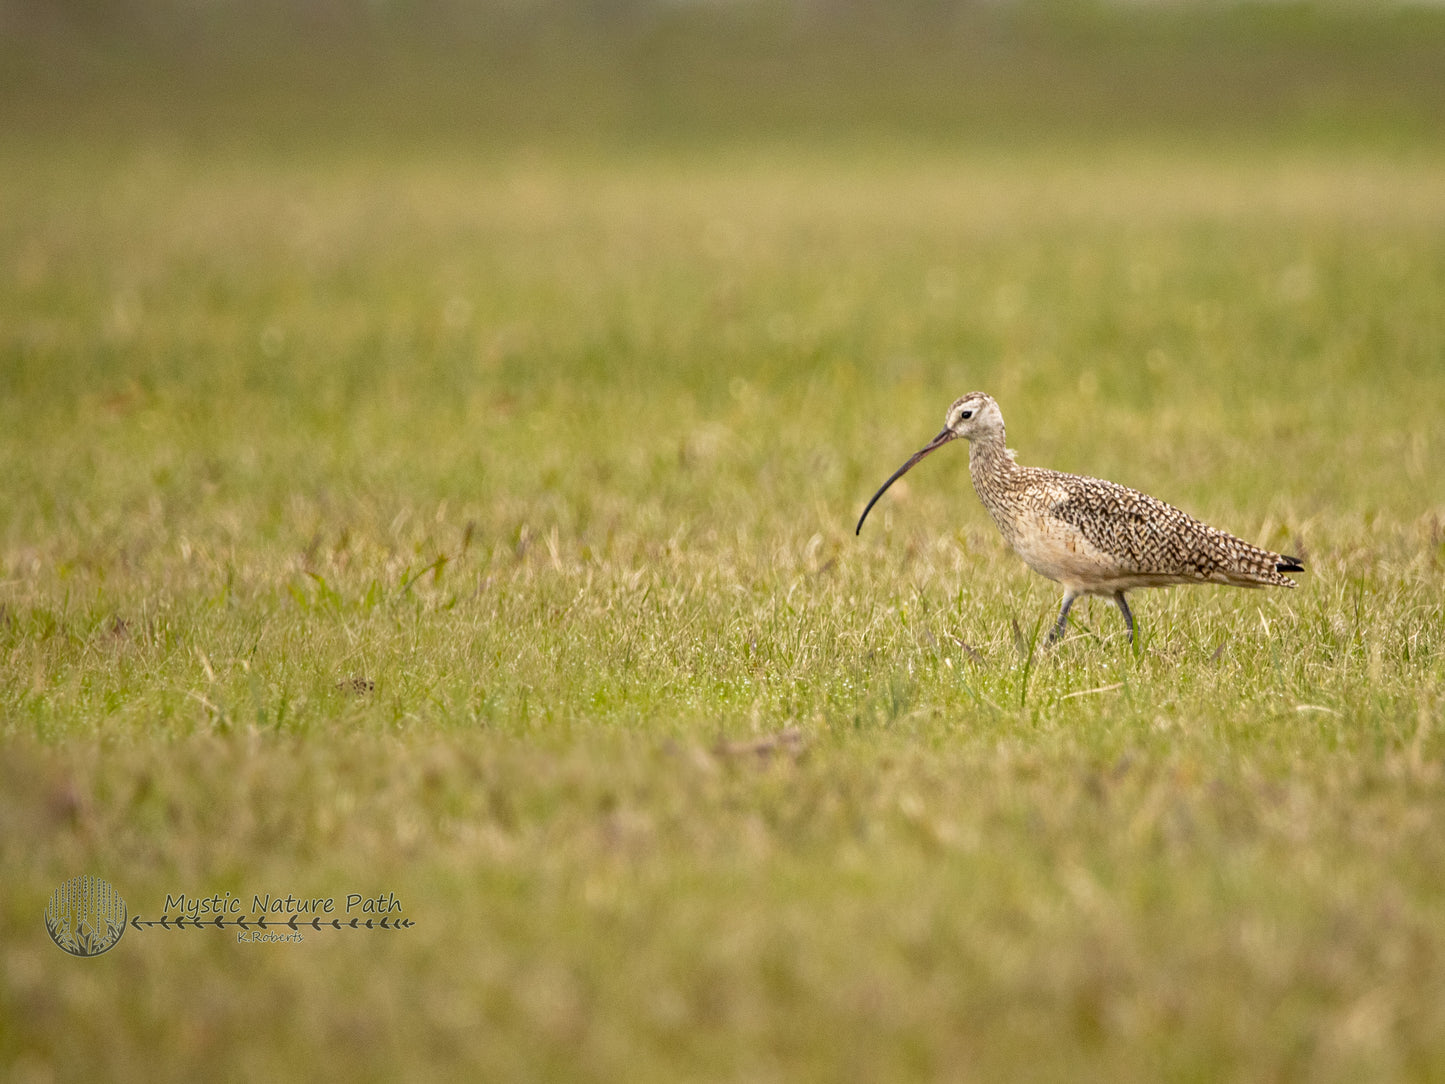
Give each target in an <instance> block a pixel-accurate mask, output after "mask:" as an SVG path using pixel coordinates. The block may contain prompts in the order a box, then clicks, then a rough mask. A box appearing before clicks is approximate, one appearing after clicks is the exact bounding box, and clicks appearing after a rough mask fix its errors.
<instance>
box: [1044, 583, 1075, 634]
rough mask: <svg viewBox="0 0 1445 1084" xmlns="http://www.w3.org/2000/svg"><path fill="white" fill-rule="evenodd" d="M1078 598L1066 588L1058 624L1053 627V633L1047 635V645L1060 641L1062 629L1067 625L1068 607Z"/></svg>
mask: <svg viewBox="0 0 1445 1084" xmlns="http://www.w3.org/2000/svg"><path fill="white" fill-rule="evenodd" d="M1078 597H1079V596H1078V595H1077V594H1075V593H1074V592H1073V591H1071V590H1069V589H1068V588H1065V589H1064V605H1063V608H1062V609H1060V610H1059V620H1058V622H1057V623H1056V624H1055V625H1054V629H1053V631H1052V632H1050V633H1049V643H1051V644H1052V643H1054V642H1055V641H1057V640H1059V639H1062V637H1063V635H1064V629H1065V627H1066V626H1067V625H1068V623H1069V607H1070V606H1072V605H1073V604H1074V599H1076V598H1078Z"/></svg>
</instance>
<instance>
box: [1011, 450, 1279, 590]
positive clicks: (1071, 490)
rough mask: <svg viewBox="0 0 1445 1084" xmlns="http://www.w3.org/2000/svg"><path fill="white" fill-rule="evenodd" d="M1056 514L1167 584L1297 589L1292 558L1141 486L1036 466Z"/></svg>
mask: <svg viewBox="0 0 1445 1084" xmlns="http://www.w3.org/2000/svg"><path fill="white" fill-rule="evenodd" d="M1034 469H1035V470H1036V471H1037V473H1038V475H1039V476H1040V477H1039V478H1038V482H1040V483H1042V485H1041V489H1042V490H1043V491H1044V492H1046V493H1047V494H1048V498H1047V499H1048V508H1047V512H1048V514H1049V515H1050V516H1053V517H1054V518H1055V519H1057V520H1059V521H1060V522H1062V523H1066V524H1068V525H1069V526H1071V527H1073V528H1075V529H1076V530H1078V531H1079V533H1080V534H1082V535H1083V536H1084V538H1086V539H1087V540H1088V541H1089V542H1090V543H1091V544H1092V545H1094V546H1095V547H1097V548H1098V549H1099V550H1101V551H1103V552H1104V553H1107V554H1109V555H1110V556H1111V557H1112V558H1114V559H1116V560H1117V561H1118V562H1119V565H1118V570H1119V571H1120V572H1123V573H1128V574H1131V575H1137V576H1143V577H1154V576H1157V577H1158V578H1159V580H1160V581H1161V582H1171V581H1172V582H1178V581H1198V582H1201V583H1226V584H1232V585H1234V586H1237V587H1259V586H1264V585H1265V584H1273V585H1278V586H1282V587H1293V586H1294V581H1293V580H1291V579H1289V578H1288V577H1287V576H1284V575H1281V573H1280V572H1279V571H1278V569H1279V566H1280V565H1282V564H1284V565H1288V564H1292V563H1297V562H1295V561H1294V559H1293V558H1285V557H1281V556H1280V555H1279V554H1277V553H1271V552H1270V551H1269V550H1264V549H1260V548H1259V547H1258V546H1252V545H1250V544H1249V543H1248V542H1245V541H1244V540H1243V539H1240V538H1236V537H1234V536H1233V535H1231V534H1229V533H1228V532H1225V531H1221V530H1219V529H1218V528H1216V527H1211V526H1209V524H1207V523H1203V522H1201V521H1199V520H1197V519H1195V518H1194V517H1193V516H1191V515H1189V514H1188V513H1187V512H1183V511H1181V510H1180V509H1178V508H1175V507H1174V506H1173V505H1171V504H1166V503H1165V502H1164V501H1161V500H1159V499H1158V498H1156V497H1151V496H1149V494H1147V493H1141V492H1139V491H1138V490H1137V489H1130V488H1128V487H1127V486H1121V485H1119V484H1117V483H1115V482H1106V481H1104V480H1103V479H1100V478H1084V477H1081V476H1079V475H1072V474H1063V473H1060V472H1058V471H1044V470H1038V468H1034Z"/></svg>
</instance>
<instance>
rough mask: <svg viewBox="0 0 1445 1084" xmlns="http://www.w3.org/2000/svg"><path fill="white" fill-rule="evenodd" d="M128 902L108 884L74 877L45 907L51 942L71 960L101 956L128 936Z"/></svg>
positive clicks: (90, 878)
mask: <svg viewBox="0 0 1445 1084" xmlns="http://www.w3.org/2000/svg"><path fill="white" fill-rule="evenodd" d="M125 918H126V913H125V900H123V899H121V898H120V893H119V892H117V891H116V890H115V889H114V888H113V887H112V886H111V884H110V882H109V881H102V880H101V879H100V878H99V877H85V876H81V877H72V878H71V879H70V880H68V881H66V882H65V883H64V884H63V885H61V886H60V887H59V888H57V889H56V890H55V891H54V893H52V894H51V897H50V902H49V903H48V904H46V905H45V928H46V929H47V930H49V931H50V939H51V940H52V941H54V942H55V943H56V944H57V945H59V946H60V947H61V948H63V949H64V950H65V951H66V952H68V953H70V954H71V955H72V956H99V955H100V954H101V953H104V952H109V951H110V950H111V949H113V948H115V945H116V942H117V941H119V940H120V939H121V936H122V935H123V934H124V933H125Z"/></svg>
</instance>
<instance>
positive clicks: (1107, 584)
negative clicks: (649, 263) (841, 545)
mask: <svg viewBox="0 0 1445 1084" xmlns="http://www.w3.org/2000/svg"><path fill="white" fill-rule="evenodd" d="M959 439H963V440H966V441H968V473H969V475H970V476H971V477H972V479H973V488H974V492H975V493H977V494H978V499H979V501H980V502H981V503H982V504H983V506H984V508H985V509H987V510H988V514H989V515H990V516H991V517H992V518H993V521H994V523H995V524H996V525H997V526H998V529H999V531H1000V533H1002V535H1003V537H1004V541H1006V542H1007V543H1008V544H1009V546H1010V547H1011V548H1012V549H1013V551H1014V552H1015V553H1017V554H1018V555H1019V557H1021V558H1023V562H1024V564H1026V565H1028V566H1029V568H1031V569H1033V570H1034V571H1035V572H1037V573H1039V574H1040V575H1041V576H1045V577H1047V578H1048V579H1051V580H1053V581H1055V582H1056V583H1060V584H1062V585H1063V588H1064V599H1063V604H1062V606H1061V607H1060V609H1059V617H1058V621H1057V622H1055V624H1054V627H1053V629H1052V631H1051V632H1050V633H1049V643H1054V642H1055V641H1057V640H1059V639H1060V638H1062V637H1063V635H1064V631H1065V629H1066V628H1067V627H1068V623H1069V608H1070V607H1072V606H1073V604H1074V601H1075V600H1076V599H1078V598H1080V597H1082V596H1084V595H1096V596H1103V597H1109V598H1112V599H1113V600H1114V603H1115V604H1116V605H1117V606H1118V607H1119V612H1120V613H1121V614H1123V616H1124V626H1125V628H1126V629H1127V630H1128V636H1129V642H1130V643H1131V644H1132V643H1133V642H1134V615H1133V614H1132V613H1130V612H1129V603H1128V601H1127V600H1126V599H1125V597H1124V595H1125V592H1127V591H1132V590H1133V589H1135V588H1137V587H1168V586H1170V585H1171V584H1189V583H1222V584H1228V585H1229V586H1231V587H1294V586H1296V584H1295V581H1294V580H1292V579H1290V578H1289V577H1288V576H1286V575H1285V573H1286V572H1303V571H1304V570H1305V568H1304V563H1303V562H1302V561H1301V560H1300V558H1298V557H1290V556H1288V555H1286V554H1280V553H1274V552H1272V551H1270V550H1267V549H1261V548H1260V547H1259V546H1254V545H1251V544H1250V543H1248V542H1246V541H1244V540H1243V539H1241V538H1236V537H1235V536H1234V535H1232V534H1229V533H1228V532H1226V531H1221V530H1219V529H1218V528H1217V527H1211V526H1210V525H1209V524H1207V523H1203V522H1201V521H1200V520H1197V519H1195V518H1194V517H1193V516H1191V515H1189V514H1188V513H1187V512H1182V511H1180V510H1179V509H1178V508H1175V507H1174V506H1173V505H1172V504H1166V503H1165V502H1164V501H1161V500H1159V499H1158V498H1157V497H1151V496H1149V494H1147V493H1141V492H1140V491H1139V490H1137V489H1130V488H1128V487H1127V486H1121V485H1119V484H1117V483H1115V482H1106V481H1104V480H1103V479H1101V478H1088V477H1085V476H1083V475H1078V474H1065V473H1063V472H1062V471H1055V470H1046V469H1044V468H1042V467H1025V466H1022V465H1020V464H1019V463H1018V462H1016V461H1015V459H1014V453H1013V452H1012V451H1011V450H1010V449H1009V448H1008V446H1007V444H1006V443H1005V440H1004V422H1003V413H1002V411H1000V410H999V406H998V403H996V402H994V400H993V397H992V396H990V395H986V394H984V393H983V392H981V391H972V392H969V393H968V394H967V395H964V396H961V397H959V398H958V399H956V400H954V402H953V405H952V406H950V407H949V408H948V413H947V415H945V417H944V426H943V431H942V432H940V433H939V434H938V436H936V437H934V438H933V439H932V440H931V441H929V442H928V443H927V444H926V445H924V446H923V448H921V449H920V450H919V451H918V452H916V453H915V454H914V455H913V456H912V457H911V458H909V460H908V462H906V463H904V464H903V466H901V467H899V468H898V469H897V470H896V471H894V472H893V474H892V475H891V476H890V477H889V479H888V481H886V482H884V483H883V485H882V486H880V487H879V489H878V492H877V493H875V494H873V499H872V500H870V501H869V502H868V505H867V507H866V508H864V509H863V514H862V515H861V516H859V517H858V527H857V529H856V530H855V531H854V534H855V535H857V534H861V533H862V531H863V521H864V520H865V519H867V518H868V513H869V512H870V511H872V509H873V506H874V505H875V504H877V503H878V499H879V498H880V497H882V496H883V494H884V493H885V492H887V490H888V487H889V486H891V485H892V484H893V483H894V482H896V481H898V479H900V478H902V477H903V476H904V475H905V474H907V473H908V472H909V471H910V470H912V469H913V468H914V467H915V466H916V465H917V464H918V463H920V462H922V461H923V459H924V458H925V457H927V456H930V455H932V454H933V453H934V452H936V451H938V449H940V448H942V447H943V446H944V445H945V444H948V443H950V442H952V441H955V440H959Z"/></svg>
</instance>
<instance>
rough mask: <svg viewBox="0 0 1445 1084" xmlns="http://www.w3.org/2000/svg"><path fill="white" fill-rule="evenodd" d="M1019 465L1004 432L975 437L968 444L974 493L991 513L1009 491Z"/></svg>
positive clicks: (969, 471) (969, 466) (969, 469)
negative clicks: (1011, 452)
mask: <svg viewBox="0 0 1445 1084" xmlns="http://www.w3.org/2000/svg"><path fill="white" fill-rule="evenodd" d="M1019 469H1020V468H1019V465H1018V464H1017V463H1015V462H1014V460H1013V456H1011V455H1009V452H1008V446H1007V445H1006V444H1005V443H1004V435H1003V433H1002V432H998V433H988V434H986V435H984V436H979V437H975V438H974V439H973V440H972V441H970V442H969V445H968V473H969V476H970V477H972V479H973V488H974V492H976V493H977V494H978V499H979V500H980V501H982V502H983V504H984V507H986V508H987V509H988V510H989V511H990V512H992V511H994V507H995V505H996V504H997V503H998V501H999V499H1000V498H1001V497H1002V495H1003V494H1004V493H1005V491H1006V490H1007V489H1008V486H1009V482H1010V480H1011V478H1012V476H1013V474H1014V473H1015V472H1016V471H1018V470H1019Z"/></svg>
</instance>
